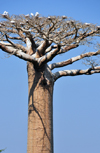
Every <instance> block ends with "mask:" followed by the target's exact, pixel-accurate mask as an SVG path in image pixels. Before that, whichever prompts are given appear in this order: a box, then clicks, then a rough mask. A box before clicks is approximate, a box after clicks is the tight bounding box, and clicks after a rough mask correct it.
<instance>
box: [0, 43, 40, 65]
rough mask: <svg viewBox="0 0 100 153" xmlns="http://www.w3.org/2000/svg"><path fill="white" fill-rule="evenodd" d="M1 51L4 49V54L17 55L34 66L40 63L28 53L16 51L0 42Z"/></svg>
mask: <svg viewBox="0 0 100 153" xmlns="http://www.w3.org/2000/svg"><path fill="white" fill-rule="evenodd" d="M0 49H2V50H3V51H4V52H6V53H9V54H11V55H15V56H17V57H19V58H21V59H23V60H25V61H29V62H32V63H34V64H37V63H38V59H36V58H35V57H34V56H30V55H28V54H26V53H23V52H22V51H21V50H18V49H15V48H14V47H12V46H11V45H10V44H8V43H1V42H0Z"/></svg>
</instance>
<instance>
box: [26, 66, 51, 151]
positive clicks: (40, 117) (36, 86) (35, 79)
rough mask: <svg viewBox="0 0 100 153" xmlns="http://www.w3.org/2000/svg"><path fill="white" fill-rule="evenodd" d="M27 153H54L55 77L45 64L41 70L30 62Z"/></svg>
mask: <svg viewBox="0 0 100 153" xmlns="http://www.w3.org/2000/svg"><path fill="white" fill-rule="evenodd" d="M27 70H28V85H29V105H28V140H27V153H53V104H52V98H53V97H52V95H53V79H52V75H51V74H50V72H49V71H48V69H47V67H46V66H45V67H44V68H42V69H41V70H37V69H35V68H34V65H33V64H32V63H28V69H27Z"/></svg>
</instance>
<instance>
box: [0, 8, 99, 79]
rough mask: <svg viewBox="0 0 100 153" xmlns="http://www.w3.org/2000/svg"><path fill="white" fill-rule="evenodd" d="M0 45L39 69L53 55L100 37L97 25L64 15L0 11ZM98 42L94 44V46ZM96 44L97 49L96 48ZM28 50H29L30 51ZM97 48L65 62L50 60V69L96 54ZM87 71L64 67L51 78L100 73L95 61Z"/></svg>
mask: <svg viewBox="0 0 100 153" xmlns="http://www.w3.org/2000/svg"><path fill="white" fill-rule="evenodd" d="M0 18H1V19H0V48H1V49H2V50H3V51H5V52H7V53H9V54H11V55H15V56H17V57H19V58H21V59H23V60H26V61H30V62H32V63H34V65H36V66H37V67H38V68H41V67H42V66H43V65H44V64H46V63H48V62H49V61H51V60H52V59H53V58H54V57H55V56H58V55H59V54H64V53H66V52H68V51H70V50H71V49H74V48H77V47H79V46H80V45H88V44H91V43H92V42H93V39H94V38H97V37H99V36H100V26H99V25H95V24H91V23H82V22H80V21H76V20H73V19H72V18H69V17H67V16H65V15H64V16H48V17H44V16H41V15H40V14H39V13H38V12H36V14H35V15H34V14H33V13H31V15H29V14H27V15H12V16H10V15H9V13H8V12H6V11H5V12H4V13H3V14H0ZM97 45H98V46H99V47H100V45H99V44H95V46H97ZM99 47H98V48H99ZM29 50H30V51H29ZM99 54H100V50H99V49H98V50H96V51H93V52H86V53H83V54H80V55H78V56H76V57H72V58H70V59H67V60H65V61H60V62H58V63H52V64H50V65H49V68H50V70H53V69H55V68H58V67H64V66H67V65H69V64H72V63H74V62H76V61H78V60H80V59H83V58H85V57H91V56H97V55H99ZM87 61H88V64H89V65H90V68H89V69H86V70H64V71H58V72H56V73H54V74H53V76H54V80H57V79H58V78H60V77H62V76H74V75H82V74H87V75H88V74H93V73H99V72H100V67H99V66H98V64H97V63H95V62H94V61H92V60H91V61H90V60H87Z"/></svg>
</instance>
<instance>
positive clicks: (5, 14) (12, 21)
mask: <svg viewBox="0 0 100 153" xmlns="http://www.w3.org/2000/svg"><path fill="white" fill-rule="evenodd" d="M30 15H31V16H35V17H39V12H36V13H35V15H34V14H33V13H30ZM30 15H29V14H27V15H25V17H26V18H27V17H29V16H30ZM2 16H4V17H7V16H9V13H8V12H6V11H4V13H3V14H2ZM62 18H63V19H66V18H67V17H66V16H65V15H63V16H62ZM48 19H51V17H50V16H48ZM11 23H12V24H14V23H15V21H14V20H11ZM20 25H24V23H20ZM85 25H86V26H90V25H91V24H90V23H85ZM0 27H1V25H0ZM97 28H98V30H100V26H97Z"/></svg>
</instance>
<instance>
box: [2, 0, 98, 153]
mask: <svg viewBox="0 0 100 153" xmlns="http://www.w3.org/2000/svg"><path fill="white" fill-rule="evenodd" d="M4 11H8V12H9V13H10V14H28V13H35V12H37V11H38V12H39V13H40V14H41V15H43V16H48V15H66V16H69V17H72V18H74V19H76V20H80V21H82V22H90V23H94V24H95V23H96V24H98V25H100V1H99V0H95V1H94V0H80V1H79V0H70V1H67V0H61V1H59V0H55V1H54V0H51V1H46V0H42V1H41V0H38V1H32V0H27V1H26V0H17V1H13V0H9V1H8V0H5V1H0V13H3V12H4ZM82 51H84V47H80V48H79V49H77V50H75V52H74V50H72V51H71V52H70V54H69V55H68V56H73V55H78V54H79V52H80V53H82ZM89 51H90V50H89ZM73 52H74V53H73ZM67 58H68V57H67V54H66V56H64V57H63V56H59V58H58V59H57V60H63V59H67ZM68 68H71V69H75V68H85V66H84V65H81V62H80V63H78V64H76V65H73V66H70V67H68ZM99 78H100V74H94V75H91V76H77V77H63V78H61V79H59V80H58V81H57V82H56V83H55V87H54V98H53V99H54V108H53V109H54V151H55V153H100V98H99V93H100V92H99V91H100V85H99V84H100V79H99ZM27 106H28V83H27V71H26V62H25V61H22V60H20V59H18V58H16V57H14V56H11V57H10V58H5V54H4V53H3V52H2V51H1V50H0V149H2V148H6V150H5V153H22V152H23V153H26V150H27V109H28V108H27Z"/></svg>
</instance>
